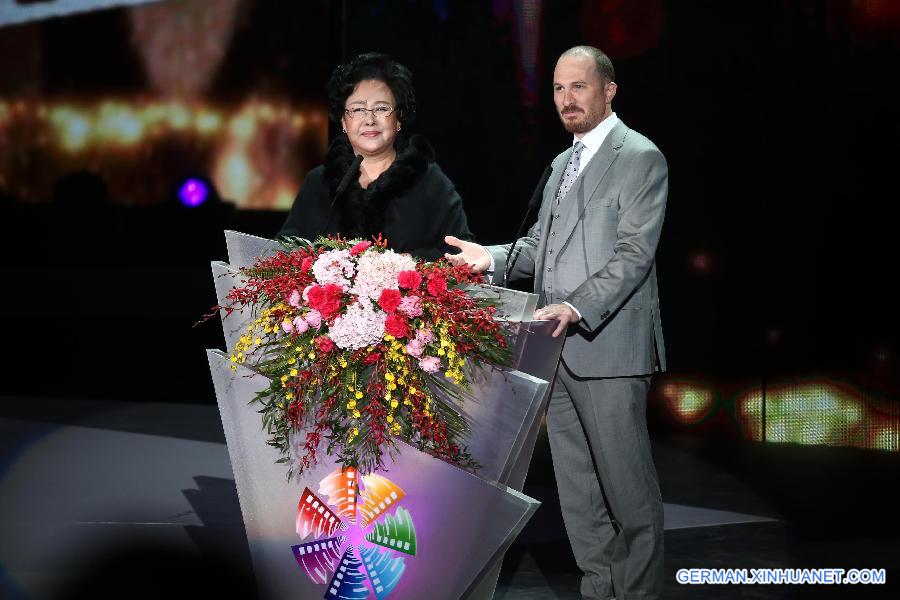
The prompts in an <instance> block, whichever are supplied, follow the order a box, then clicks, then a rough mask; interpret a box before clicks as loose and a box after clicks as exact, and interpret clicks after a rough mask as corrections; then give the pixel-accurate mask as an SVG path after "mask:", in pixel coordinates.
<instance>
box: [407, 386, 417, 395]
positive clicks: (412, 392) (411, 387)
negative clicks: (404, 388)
mask: <svg viewBox="0 0 900 600" xmlns="http://www.w3.org/2000/svg"><path fill="white" fill-rule="evenodd" d="M417 391H418V390H416V388H414V387H413V386H409V393H410V394H415V393H416V392H417Z"/></svg>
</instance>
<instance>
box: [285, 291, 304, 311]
mask: <svg viewBox="0 0 900 600" xmlns="http://www.w3.org/2000/svg"><path fill="white" fill-rule="evenodd" d="M305 299H306V298H304V300H305ZM288 304H290V305H291V306H293V307H294V308H300V292H298V291H297V290H294V291H293V292H291V297H290V298H288Z"/></svg>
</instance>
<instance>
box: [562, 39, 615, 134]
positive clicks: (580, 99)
mask: <svg viewBox="0 0 900 600" xmlns="http://www.w3.org/2000/svg"><path fill="white" fill-rule="evenodd" d="M595 64H596V63H595V62H594V60H593V59H592V58H591V57H589V56H583V55H580V54H574V55H569V56H563V57H561V58H560V59H559V61H557V63H556V69H555V70H554V71H553V102H554V103H555V104H556V111H557V112H558V113H559V118H560V120H561V121H562V124H563V127H565V128H566V131H568V132H569V133H574V134H576V135H579V136H580V135H581V134H584V133H587V132H588V131H590V130H591V129H593V128H594V127H596V126H597V125H598V124H599V123H600V121H602V120H603V119H605V118H606V117H608V116H609V115H610V113H612V108H611V107H610V103H611V102H612V99H613V97H614V96H615V95H616V84H615V82H612V81H611V82H609V83H607V84H606V85H604V84H603V82H602V81H601V80H600V76H599V75H598V74H597V69H596V66H595Z"/></svg>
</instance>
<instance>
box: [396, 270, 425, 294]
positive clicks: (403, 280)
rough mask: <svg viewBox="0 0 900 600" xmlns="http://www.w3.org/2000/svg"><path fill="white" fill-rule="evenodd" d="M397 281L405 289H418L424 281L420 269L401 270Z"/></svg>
mask: <svg viewBox="0 0 900 600" xmlns="http://www.w3.org/2000/svg"><path fill="white" fill-rule="evenodd" d="M397 283H398V284H399V285H400V287H402V288H403V289H404V290H416V289H418V288H419V284H421V283H422V276H421V275H419V273H418V271H400V273H398V274H397Z"/></svg>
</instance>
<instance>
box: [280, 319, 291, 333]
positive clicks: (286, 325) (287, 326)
mask: <svg viewBox="0 0 900 600" xmlns="http://www.w3.org/2000/svg"><path fill="white" fill-rule="evenodd" d="M281 328H282V329H284V332H285V333H293V332H294V326H293V325H292V324H291V322H290V321H282V322H281Z"/></svg>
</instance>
